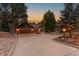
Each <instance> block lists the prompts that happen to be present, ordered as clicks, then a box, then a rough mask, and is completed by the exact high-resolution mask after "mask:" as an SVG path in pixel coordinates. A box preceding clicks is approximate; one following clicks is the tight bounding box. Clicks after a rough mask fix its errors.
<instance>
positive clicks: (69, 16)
mask: <svg viewBox="0 0 79 59" xmlns="http://www.w3.org/2000/svg"><path fill="white" fill-rule="evenodd" d="M73 11H74V9H73V4H72V3H65V4H64V10H63V11H61V16H60V19H61V21H62V24H72V21H73Z"/></svg>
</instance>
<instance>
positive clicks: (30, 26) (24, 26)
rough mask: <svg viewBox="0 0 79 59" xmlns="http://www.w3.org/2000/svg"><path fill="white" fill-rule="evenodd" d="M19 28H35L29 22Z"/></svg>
mask: <svg viewBox="0 0 79 59" xmlns="http://www.w3.org/2000/svg"><path fill="white" fill-rule="evenodd" d="M17 28H33V29H34V27H33V26H32V25H30V24H29V23H27V22H26V23H22V24H20V25H19V26H18V27H17Z"/></svg>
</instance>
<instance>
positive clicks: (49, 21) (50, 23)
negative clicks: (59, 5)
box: [43, 10, 56, 32]
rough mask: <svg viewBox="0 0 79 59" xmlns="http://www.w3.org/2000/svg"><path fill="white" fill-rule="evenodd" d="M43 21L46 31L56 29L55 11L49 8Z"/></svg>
mask: <svg viewBox="0 0 79 59" xmlns="http://www.w3.org/2000/svg"><path fill="white" fill-rule="evenodd" d="M43 21H44V23H43V26H44V29H45V32H52V31H54V30H55V26H56V21H55V16H54V14H53V12H51V11H50V10H48V11H47V12H46V13H45V14H44V17H43Z"/></svg>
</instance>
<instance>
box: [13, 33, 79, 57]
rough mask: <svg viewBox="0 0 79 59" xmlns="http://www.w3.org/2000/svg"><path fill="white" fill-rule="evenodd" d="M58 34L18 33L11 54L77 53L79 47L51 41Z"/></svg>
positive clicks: (55, 54) (63, 54)
mask: <svg viewBox="0 0 79 59" xmlns="http://www.w3.org/2000/svg"><path fill="white" fill-rule="evenodd" d="M58 36H60V35H59V34H45V33H43V34H25V35H18V41H17V44H16V47H15V50H14V52H13V56H67V55H79V49H76V48H74V47H70V46H67V45H64V44H62V43H58V42H55V41H53V40H52V39H53V38H55V37H58Z"/></svg>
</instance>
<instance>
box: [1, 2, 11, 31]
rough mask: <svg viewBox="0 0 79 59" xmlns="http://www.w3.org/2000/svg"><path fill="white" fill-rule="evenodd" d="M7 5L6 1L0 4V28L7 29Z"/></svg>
mask: <svg viewBox="0 0 79 59" xmlns="http://www.w3.org/2000/svg"><path fill="white" fill-rule="evenodd" d="M8 7H9V5H8V4H7V3H3V4H0V13H1V14H0V19H1V30H2V31H9V24H8V17H9V15H10V14H9V9H8Z"/></svg>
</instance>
